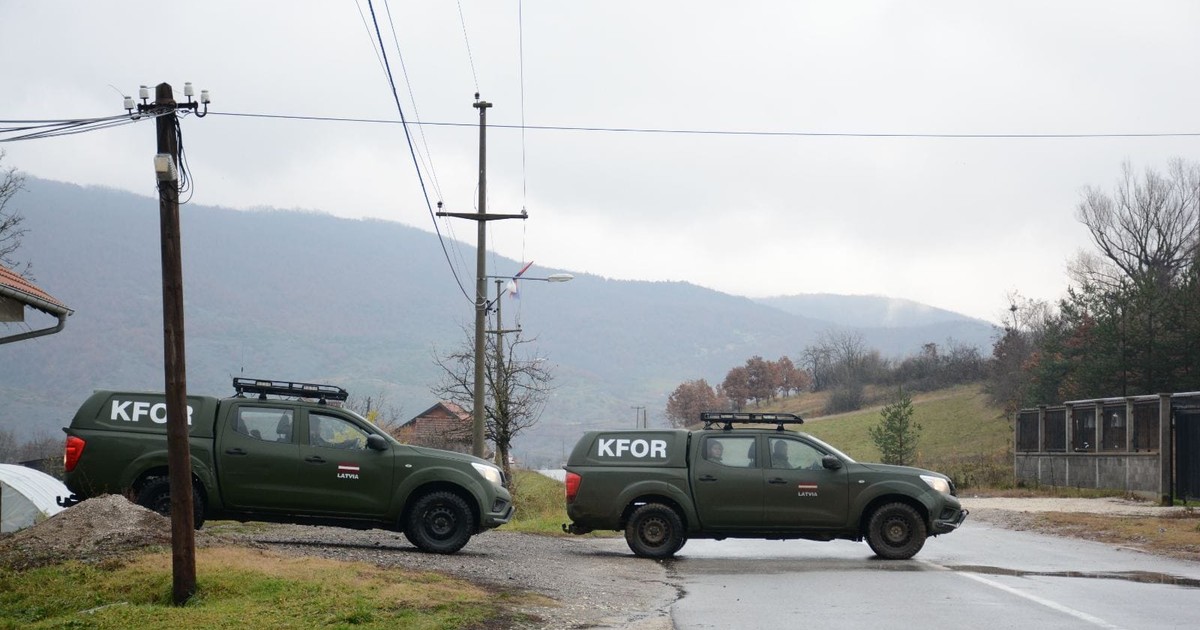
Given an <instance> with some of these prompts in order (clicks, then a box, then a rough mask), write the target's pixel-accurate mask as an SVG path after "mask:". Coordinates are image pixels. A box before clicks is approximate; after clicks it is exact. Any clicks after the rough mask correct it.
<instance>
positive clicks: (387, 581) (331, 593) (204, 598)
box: [0, 548, 513, 629]
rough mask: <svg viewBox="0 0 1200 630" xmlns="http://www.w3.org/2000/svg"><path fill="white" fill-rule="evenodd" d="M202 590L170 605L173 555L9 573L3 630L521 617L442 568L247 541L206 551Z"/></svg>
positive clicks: (1, 607) (1, 612) (3, 591)
mask: <svg viewBox="0 0 1200 630" xmlns="http://www.w3.org/2000/svg"><path fill="white" fill-rule="evenodd" d="M196 567H197V570H196V573H197V593H196V595H195V596H194V597H193V598H192V599H191V601H190V602H189V603H188V604H187V605H186V606H182V607H176V606H172V605H170V598H171V555H170V552H169V551H153V552H148V553H144V554H142V555H139V556H136V557H134V558H133V559H132V560H130V561H128V562H127V563H116V562H109V563H102V564H99V565H85V564H82V563H79V562H76V561H71V562H67V563H64V564H59V565H53V566H48V567H42V568H39V569H32V570H28V571H11V570H0V628H2V629H8V628H14V629H15V628H101V629H104V628H114V629H115V628H133V627H137V628H144V627H186V628H230V627H238V626H244V627H259V628H312V627H318V626H320V627H327V628H394V627H403V628H418V629H433V628H447V629H453V628H477V627H486V626H490V625H496V624H500V625H503V624H504V623H506V622H511V621H512V619H513V616H512V614H511V611H510V604H511V603H512V602H511V601H509V598H510V597H511V596H509V595H504V594H497V593H494V592H489V591H486V590H484V589H482V588H480V587H477V586H474V585H472V584H470V583H468V582H464V581H462V580H456V579H452V578H448V577H444V576H440V575H437V574H434V573H422V572H415V571H407V570H401V569H383V568H379V567H375V566H372V565H369V564H364V563H354V562H338V561H333V560H325V559H319V558H292V557H285V556H281V555H278V554H274V553H271V552H266V551H258V550H250V549H245V548H206V549H199V550H197V552H196Z"/></svg>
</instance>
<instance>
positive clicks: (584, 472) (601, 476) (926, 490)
mask: <svg viewBox="0 0 1200 630" xmlns="http://www.w3.org/2000/svg"><path fill="white" fill-rule="evenodd" d="M701 419H702V420H703V422H704V428H703V429H700V430H696V431H686V430H682V429H677V430H661V431H659V430H638V431H591V432H588V433H585V434H584V436H583V437H582V438H580V440H579V442H578V443H577V444H576V445H575V448H574V450H573V451H571V456H570V458H569V459H568V460H567V465H566V466H565V467H564V468H565V469H566V473H567V474H566V500H567V516H568V517H569V518H570V519H571V521H572V522H571V523H570V524H564V525H563V530H564V531H566V532H568V533H572V534H586V533H588V532H591V531H594V530H614V531H621V530H624V532H625V540H626V542H628V543H629V548H630V549H632V550H633V552H634V553H635V554H637V555H638V556H642V557H646V558H668V557H670V556H672V555H674V554H675V552H677V551H679V549H680V548H681V547H683V545H684V543H686V542H687V540H688V539H689V538H711V539H716V540H721V539H724V538H768V539H793V538H804V539H809V540H834V539H846V540H856V541H859V540H863V539H864V538H865V539H866V541H867V543H868V544H869V545H870V546H871V549H872V550H873V551H874V552H875V553H876V554H877V555H879V556H880V557H882V558H886V559H907V558H911V557H912V556H914V555H915V554H916V553H917V552H918V551H920V550H921V547H923V546H924V545H925V539H926V537H928V536H937V535H939V534H945V533H949V532H952V531H954V530H955V529H956V528H958V526H959V525H961V524H962V523H963V520H964V519H965V518H966V516H967V511H966V510H964V509H963V508H962V505H960V504H959V502H958V499H957V498H955V490H954V483H953V482H952V481H951V480H950V478H949V477H946V476H945V475H942V474H939V473H936V472H931V471H928V470H921V469H919V468H908V467H904V466H888V465H884V464H861V463H859V462H856V461H854V460H853V459H851V458H850V457H849V456H847V455H846V454H845V453H842V452H841V451H839V450H837V449H836V448H834V447H832V446H830V445H828V444H826V443H824V442H822V441H821V440H819V439H817V438H815V437H813V436H811V435H808V434H806V433H800V432H797V431H791V430H785V427H786V426H788V425H798V424H801V423H802V422H803V419H801V418H800V417H799V416H797V415H794V414H785V413H773V414H763V413H704V414H702V415H701ZM764 425H766V426H765V427H764ZM770 425H774V426H773V427H771V426H770ZM735 427H736V428H735Z"/></svg>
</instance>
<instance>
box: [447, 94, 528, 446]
mask: <svg viewBox="0 0 1200 630" xmlns="http://www.w3.org/2000/svg"><path fill="white" fill-rule="evenodd" d="M491 106H492V104H491V103H489V102H487V101H483V100H480V99H479V94H478V93H476V94H475V103H474V104H473V105H472V107H474V108H475V109H478V110H479V211H478V212H476V213H459V212H438V213H437V216H439V217H457V218H459V219H471V220H472V221H476V222H478V224H479V240H478V243H477V245H476V246H475V384H474V392H473V394H474V403H473V404H472V406H473V407H474V409H472V410H471V442H472V443H471V454H472V455H474V456H476V457H483V445H484V438H483V424H484V395H483V392H484V363H485V354H484V352H485V337H484V328H485V326H484V324H485V323H486V321H487V311H488V299H487V222H488V221H492V220H495V219H525V218H528V217H527V215H526V214H525V213H524V212H522V213H521V214H488V213H487V110H488V108H489V107H491Z"/></svg>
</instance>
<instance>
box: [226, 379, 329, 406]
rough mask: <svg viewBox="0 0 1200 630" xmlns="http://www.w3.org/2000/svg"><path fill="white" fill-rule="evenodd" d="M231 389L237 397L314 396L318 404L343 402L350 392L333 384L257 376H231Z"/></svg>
mask: <svg viewBox="0 0 1200 630" xmlns="http://www.w3.org/2000/svg"><path fill="white" fill-rule="evenodd" d="M233 389H234V390H235V391H236V392H237V395H238V397H241V396H245V395H246V394H258V398H259V400H266V399H267V395H268V394H270V395H272V396H291V397H294V398H316V399H318V400H319V402H320V404H322V405H324V404H328V401H330V400H336V401H338V402H345V401H346V399H347V398H349V397H350V394H349V393H347V392H346V390H344V389H342V388H341V387H337V386H335V385H318V384H316V383H293V382H291V381H269V380H264V379H257V378H241V377H238V376H235V377H234V378H233Z"/></svg>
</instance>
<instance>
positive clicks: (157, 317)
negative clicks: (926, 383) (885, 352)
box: [0, 180, 989, 459]
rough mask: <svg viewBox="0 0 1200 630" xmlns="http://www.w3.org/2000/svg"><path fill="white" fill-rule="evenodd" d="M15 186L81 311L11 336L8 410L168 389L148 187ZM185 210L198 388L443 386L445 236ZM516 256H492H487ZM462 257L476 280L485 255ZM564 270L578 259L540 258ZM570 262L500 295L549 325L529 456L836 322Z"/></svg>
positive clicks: (458, 249) (44, 421) (58, 290)
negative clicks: (549, 377) (545, 397)
mask: <svg viewBox="0 0 1200 630" xmlns="http://www.w3.org/2000/svg"><path fill="white" fill-rule="evenodd" d="M148 189H149V186H148ZM14 205H16V206H17V207H19V209H20V210H21V212H22V213H23V214H24V216H25V217H26V224H25V227H27V228H28V233H27V234H26V236H25V241H24V244H23V246H22V249H21V252H20V253H21V257H22V258H24V259H26V260H29V261H31V262H32V263H33V272H34V274H35V276H36V280H37V282H38V283H39V285H41V286H42V287H43V288H45V289H46V290H48V291H49V292H50V293H51V294H53V295H54V296H55V297H57V298H58V299H60V300H62V301H63V302H65V303H66V304H67V305H68V306H69V307H71V308H72V309H74V311H75V313H74V315H72V316H71V317H70V319H69V320H68V323H67V327H66V329H65V330H64V331H63V332H61V333H59V334H56V335H52V336H49V337H43V338H39V339H36V340H32V341H29V342H23V343H17V344H11V345H7V346H3V347H0V348H2V349H0V353H2V354H0V358H2V359H3V360H2V361H0V429H6V430H10V431H14V432H16V433H17V434H18V435H20V436H29V435H32V434H33V433H35V432H37V431H39V430H40V431H42V432H48V433H51V434H57V433H58V430H59V427H62V426H64V425H66V424H67V423H68V422H69V418H70V415H71V414H72V413H73V412H74V409H75V408H76V406H77V405H78V404H79V403H80V402H81V401H82V400H83V399H84V398H85V397H86V396H87V395H88V394H89V393H90V392H91V391H92V390H93V389H109V388H113V389H161V387H162V315H161V276H160V270H159V236H158V229H159V228H158V207H157V202H156V200H155V199H154V198H152V197H150V196H139V195H134V194H130V193H126V192H120V191H114V190H106V189H98V188H81V187H78V186H74V185H69V184H62V183H57V182H51V181H45V180H30V181H29V182H27V190H26V191H25V192H23V193H21V194H20V196H19V197H17V198H16V199H15V201H14ZM181 220H182V230H183V253H184V260H183V265H184V295H185V315H186V324H185V325H186V332H187V371H188V374H187V376H188V384H189V390H190V391H192V392H195V393H206V394H217V395H225V394H228V393H231V388H230V386H229V380H230V377H231V376H234V375H245V376H252V377H258V378H275V379H291V380H300V381H311V382H328V383H334V384H338V385H341V386H344V387H346V388H348V389H349V390H350V391H351V394H352V396H358V397H364V398H365V397H366V396H371V397H372V398H373V399H374V400H375V401H376V402H377V403H378V402H379V401H380V399H382V400H383V402H384V404H386V405H388V406H390V407H392V408H394V409H396V410H397V411H398V412H399V413H400V415H402V416H404V417H405V418H407V417H412V416H413V415H415V414H417V413H420V412H421V411H423V410H424V409H426V408H427V407H429V406H430V405H432V404H433V403H434V402H436V400H435V398H434V397H433V395H432V394H431V393H430V390H431V388H432V386H433V384H434V381H435V380H436V378H437V374H438V368H437V366H436V365H435V355H444V354H446V353H448V352H449V351H450V350H452V349H457V348H458V347H460V346H461V345H462V344H464V343H465V342H466V341H467V332H466V330H467V329H469V328H470V323H471V321H472V318H473V310H472V309H473V306H472V302H471V300H470V299H468V297H467V296H466V295H464V293H463V291H462V290H460V288H459V286H458V285H457V284H456V281H455V278H454V277H453V275H452V274H451V272H450V270H449V268H448V266H447V263H446V256H445V255H444V254H443V251H442V248H441V245H440V244H439V243H438V240H437V237H436V236H435V235H433V234H431V233H428V232H424V231H421V230H418V229H415V228H411V227H408V226H404V225H400V224H396V223H390V222H385V221H378V220H365V221H363V220H348V219H339V218H334V217H331V216H328V215H324V214H318V213H312V212H294V211H275V210H260V211H238V210H231V209H225V208H214V207H204V206H196V205H191V204H186V205H184V206H183V207H182V209H181ZM449 245H450V248H451V253H452V256H451V257H452V259H454V260H456V261H458V262H459V268H460V270H461V269H463V268H464V265H462V263H461V261H463V260H466V261H473V260H474V249H473V247H470V246H468V245H465V244H462V243H450V244H449ZM520 266H521V263H520V262H518V261H514V260H508V259H504V258H502V257H492V258H490V260H489V273H500V274H505V273H514V272H516V271H517V270H518V269H519V268H520ZM465 267H466V268H469V271H467V272H466V273H463V272H462V271H460V276H462V277H463V278H464V284H465V285H466V287H467V292H472V291H473V284H472V283H471V276H472V274H473V266H472V265H466V266H465ZM559 271H571V270H559V269H549V268H543V267H538V266H535V267H534V268H533V269H531V270H530V272H529V273H530V275H538V276H544V275H546V274H549V273H554V272H559ZM571 272H572V273H574V274H575V276H576V279H575V280H574V281H572V282H569V283H564V284H545V283H527V285H526V286H525V287H524V288H523V290H522V292H521V293H522V295H521V298H520V299H519V300H508V298H505V299H506V302H505V304H504V324H505V327H506V328H508V327H512V326H514V325H515V324H517V323H518V322H519V324H520V326H521V327H522V329H523V331H524V333H523V334H524V335H525V336H526V337H527V338H531V337H536V338H537V341H536V343H535V344H532V345H533V346H536V352H537V357H540V358H546V359H547V360H548V361H550V362H551V364H552V365H553V366H554V369H553V373H554V378H555V380H554V386H555V389H554V390H553V392H552V395H551V397H550V399H549V401H548V404H547V406H546V409H545V411H544V413H543V415H542V417H541V421H540V423H539V424H538V426H537V427H535V428H534V429H533V430H531V431H530V432H528V433H527V435H526V436H525V437H524V438H522V439H521V440H519V441H518V444H517V446H518V450H517V453H518V457H527V456H530V455H531V454H534V453H538V454H540V455H541V456H544V457H547V458H551V459H553V458H556V457H557V456H558V455H559V454H560V452H561V451H562V450H563V449H565V448H567V447H569V446H570V444H572V443H573V442H574V440H575V439H576V438H577V437H578V434H579V432H580V431H581V430H582V429H583V428H585V427H597V426H626V425H627V424H629V423H630V422H631V421H632V418H633V415H634V411H633V410H632V407H634V406H641V407H646V408H647V409H648V410H650V414H649V418H650V419H651V422H652V423H656V422H661V421H662V410H663V408H664V406H665V402H666V397H667V395H668V394H669V393H670V391H671V390H672V389H673V388H674V387H676V386H677V385H678V384H679V383H681V382H683V381H685V380H687V379H691V378H709V379H713V380H719V379H720V378H721V376H722V375H724V374H725V372H726V371H727V370H729V368H730V367H731V366H735V365H739V364H741V363H743V362H744V361H745V360H746V359H747V358H748V357H751V356H755V355H760V356H765V357H770V358H778V357H781V356H799V355H800V354H801V353H802V351H803V349H804V348H805V346H806V345H807V344H808V343H810V342H811V341H812V340H813V339H815V338H816V336H817V335H818V333H820V332H821V331H823V330H826V329H829V328H831V327H833V326H834V325H833V324H832V323H830V322H828V321H824V320H820V319H813V318H808V317H804V316H802V315H799V314H796V313H790V312H785V311H784V310H780V309H778V308H774V307H771V306H767V305H764V304H759V303H756V302H754V301H752V300H750V299H747V298H742V297H736V296H731V295H727V294H723V293H719V292H716V291H711V290H708V289H704V288H701V287H697V286H695V285H691V284H687V283H681V282H633V281H619V280H611V279H606V278H603V277H599V276H595V275H590V274H586V273H579V272H577V271H571ZM493 290H494V288H493ZM979 327H981V328H982V329H984V330H988V329H989V328H988V326H987V325H986V324H983V323H979ZM913 330H920V332H919V333H916V334H919V335H921V336H920V337H918V339H920V341H916V340H914V341H913V342H912V343H911V346H912V349H911V351H912V352H916V351H917V350H918V349H919V348H920V347H921V344H922V343H925V342H938V343H941V342H944V341H945V339H946V338H947V337H949V336H952V335H948V334H946V331H945V330H944V329H939V328H936V327H935V328H932V329H915V328H901V329H897V330H896V331H895V334H896V335H897V336H904V335H909V334H913V333H912V331H913Z"/></svg>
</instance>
